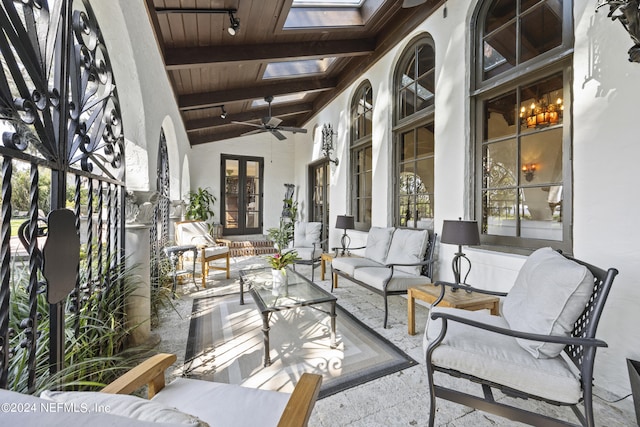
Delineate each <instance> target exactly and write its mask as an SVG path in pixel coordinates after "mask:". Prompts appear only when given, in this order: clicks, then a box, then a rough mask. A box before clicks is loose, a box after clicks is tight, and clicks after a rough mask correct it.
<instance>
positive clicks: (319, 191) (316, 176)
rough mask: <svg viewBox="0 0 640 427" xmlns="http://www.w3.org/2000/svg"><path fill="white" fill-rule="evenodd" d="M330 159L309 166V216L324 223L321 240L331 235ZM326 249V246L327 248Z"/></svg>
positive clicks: (311, 219) (314, 220)
mask: <svg viewBox="0 0 640 427" xmlns="http://www.w3.org/2000/svg"><path fill="white" fill-rule="evenodd" d="M330 171H331V169H330V168H329V161H328V160H326V159H322V160H321V161H319V162H316V163H313V164H311V165H310V166H309V183H310V185H309V193H310V194H309V200H311V203H310V212H309V218H310V221H312V222H321V223H322V236H321V240H322V241H325V240H326V239H327V236H328V235H329V177H330V175H329V173H330ZM325 249H326V248H325Z"/></svg>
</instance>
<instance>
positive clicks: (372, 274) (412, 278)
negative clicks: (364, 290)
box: [353, 267, 429, 291]
mask: <svg viewBox="0 0 640 427" xmlns="http://www.w3.org/2000/svg"><path fill="white" fill-rule="evenodd" d="M390 274H391V268H387V267H362V268H356V270H355V271H354V273H353V277H354V278H355V279H356V280H360V281H361V282H364V283H366V284H367V285H369V286H371V287H373V288H376V289H379V290H381V291H382V290H383V289H384V281H385V280H386V279H387V278H388V277H389V275H390ZM428 282H429V279H427V278H426V277H424V276H416V275H415V274H410V273H407V272H405V271H397V270H394V272H393V277H392V278H391V280H390V281H389V284H388V285H387V291H406V290H407V289H408V288H409V286H413V285H424V284H426V283H428Z"/></svg>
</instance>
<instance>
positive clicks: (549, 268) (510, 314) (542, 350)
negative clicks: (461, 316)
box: [503, 248, 594, 357]
mask: <svg viewBox="0 0 640 427" xmlns="http://www.w3.org/2000/svg"><path fill="white" fill-rule="evenodd" d="M593 280H594V279H593V275H592V274H591V272H590V271H589V269H587V268H586V267H585V266H583V265H580V264H578V263H577V262H574V261H572V260H569V259H567V258H565V257H564V256H562V255H561V254H559V253H558V252H556V251H554V250H553V249H551V248H542V249H538V250H537V251H535V252H533V253H532V254H531V255H529V257H528V258H527V261H526V262H525V263H524V265H523V266H522V268H521V269H520V272H519V273H518V277H517V278H516V281H515V283H514V285H513V288H511V291H509V294H508V295H507V297H506V298H505V300H504V305H503V315H504V318H505V319H506V321H507V322H508V324H509V326H510V327H511V329H513V330H518V331H524V332H531V333H535V334H543V335H561V336H569V334H570V333H571V330H572V329H573V325H574V323H575V322H576V320H577V319H578V317H579V316H580V314H582V312H583V311H584V309H585V306H586V304H587V302H588V301H589V298H590V296H591V293H592V292H593ZM518 343H519V344H520V345H522V346H523V348H524V349H525V350H527V351H529V352H530V353H531V354H533V355H534V356H535V357H555V356H557V355H558V354H560V352H561V351H562V349H563V348H564V345H562V344H550V343H543V342H539V341H529V340H520V339H519V340H518Z"/></svg>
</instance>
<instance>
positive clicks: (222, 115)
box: [220, 105, 227, 119]
mask: <svg viewBox="0 0 640 427" xmlns="http://www.w3.org/2000/svg"><path fill="white" fill-rule="evenodd" d="M220 109H221V110H222V111H221V112H220V118H221V119H226V118H227V110H225V109H224V105H221V106H220Z"/></svg>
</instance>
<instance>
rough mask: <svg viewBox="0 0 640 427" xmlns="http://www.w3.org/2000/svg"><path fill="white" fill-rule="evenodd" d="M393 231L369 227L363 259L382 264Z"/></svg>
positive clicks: (385, 257)
mask: <svg viewBox="0 0 640 427" xmlns="http://www.w3.org/2000/svg"><path fill="white" fill-rule="evenodd" d="M394 230H395V229H394V228H393V227H387V228H383V227H371V229H370V230H369V234H368V236H367V247H366V248H365V250H364V256H365V258H369V259H370V260H373V261H375V262H379V263H380V264H384V263H385V261H386V259H387V253H388V252H389V245H390V244H391V236H393V231H394Z"/></svg>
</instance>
